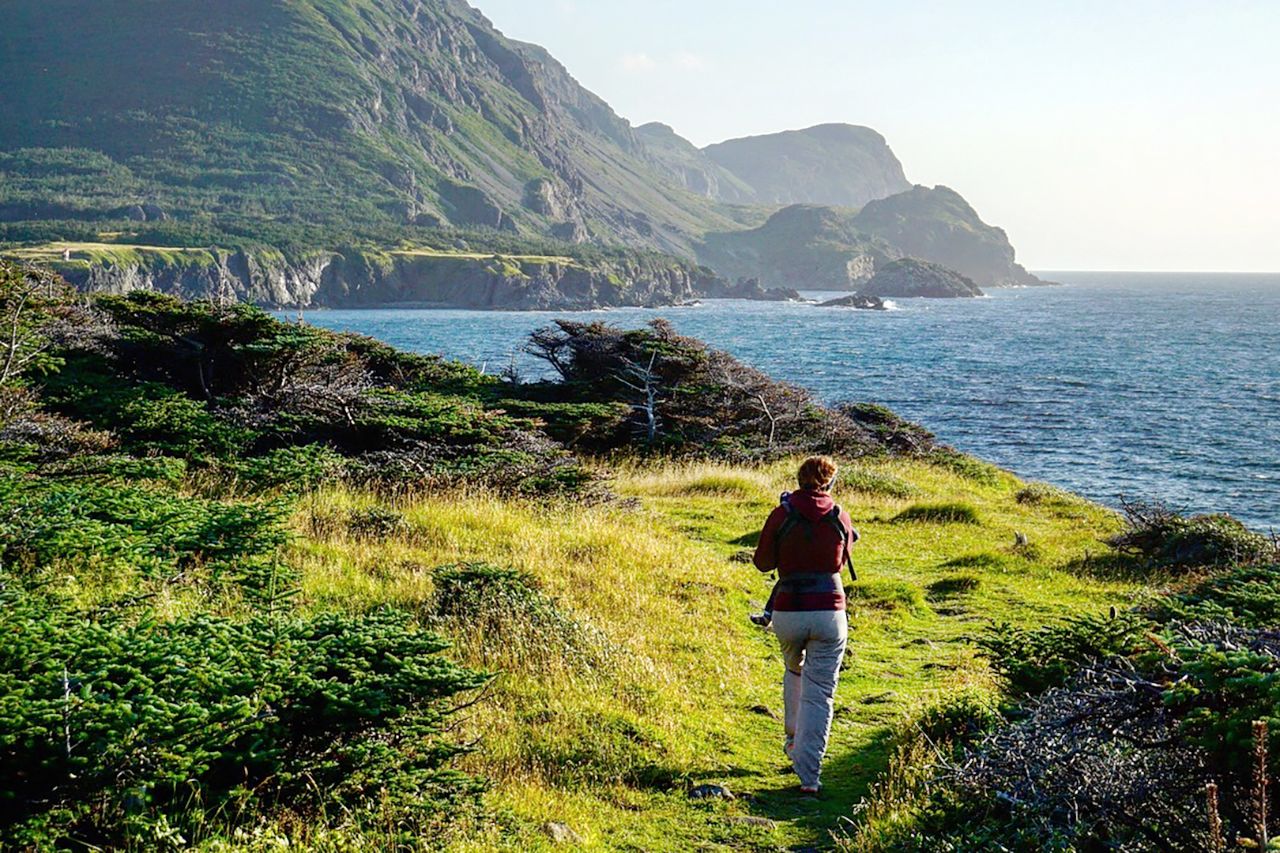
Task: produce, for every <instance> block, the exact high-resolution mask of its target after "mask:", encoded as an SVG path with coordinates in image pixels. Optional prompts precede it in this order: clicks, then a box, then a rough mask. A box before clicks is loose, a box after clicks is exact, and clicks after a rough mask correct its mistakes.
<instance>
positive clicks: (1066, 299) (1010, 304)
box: [289, 272, 1280, 530]
mask: <svg viewBox="0 0 1280 853" xmlns="http://www.w3.org/2000/svg"><path fill="white" fill-rule="evenodd" d="M1041 275H1042V277H1045V278H1048V279H1052V280H1054V281H1060V282H1062V283H1063V286H1062V287H1043V288H1017V289H996V290H992V291H990V295H989V297H988V298H985V299H957V300H927V299H903V300H896V301H895V302H894V304H893V310H890V311H884V312H877V311H856V310H850V309H830V308H818V307H817V306H815V305H808V304H800V303H766V302H745V301H737V300H710V301H707V302H704V303H703V304H701V305H698V306H692V307H687V308H663V309H653V310H651V309H614V310H609V311H591V312H572V313H569V312H537V313H508V312H485V311H461V310H398V309H385V310H361V311H315V312H308V313H307V314H306V319H307V321H308V322H310V323H313V324H315V325H317V326H322V327H326V328H331V329H343V330H350V331H355V332H360V333H363V334H367V335H371V336H373V337H376V338H380V339H382V340H384V341H386V342H388V343H390V344H393V345H395V346H397V347H401V348H404V349H409V350H413V351H416V352H424V353H440V354H443V355H445V356H449V357H451V358H457V359H462V360H465V361H469V362H472V363H474V364H477V365H482V366H484V367H485V369H487V370H489V371H491V372H497V371H500V370H502V369H504V368H506V367H508V366H509V365H511V364H513V363H514V364H515V366H516V368H517V369H518V370H519V371H520V372H521V374H522V375H524V376H526V377H530V378H532V377H535V376H540V375H544V374H545V373H546V368H545V365H543V364H542V363H540V362H538V361H536V360H535V359H532V358H531V357H530V356H528V355H526V354H524V353H523V352H522V350H521V347H522V344H523V342H524V340H525V338H526V336H527V335H528V333H529V332H530V331H531V330H533V329H534V328H536V327H538V326H542V325H546V324H548V323H550V322H551V321H552V320H553V319H556V318H558V317H572V318H576V319H583V318H589V319H600V320H604V321H606V322H610V323H614V324H616V325H619V326H623V327H635V326H639V325H641V324H643V323H645V322H647V321H649V320H650V319H652V318H654V317H665V318H666V319H668V320H670V321H671V322H672V324H673V325H674V326H675V328H676V329H677V330H678V331H680V332H681V333H683V334H687V335H693V336H695V337H698V338H702V339H704V340H706V341H708V342H710V343H711V344H712V345H713V346H715V347H718V348H721V349H725V350H728V351H729V352H731V353H733V354H734V355H736V356H738V357H739V358H741V359H743V360H744V361H746V362H748V363H750V364H752V365H754V366H756V367H758V368H760V369H762V370H764V371H766V372H767V373H769V374H770V375H772V376H775V377H777V378H779V379H785V380H789V381H792V382H796V383H798V384H800V385H804V386H806V387H808V388H810V389H812V390H813V391H814V392H815V393H816V394H818V395H819V396H820V397H821V398H823V399H825V400H827V401H829V402H839V401H845V400H857V401H868V402H874V403H882V404H884V405H886V406H889V407H890V408H892V409H894V410H895V411H897V412H898V413H900V414H902V415H904V416H906V417H908V418H910V419H912V420H915V421H918V422H920V423H921V424H923V425H924V426H926V427H927V428H928V429H930V430H932V431H933V432H934V433H936V434H937V435H938V437H939V438H940V439H941V440H943V441H944V442H946V443H948V444H951V445H953V446H955V447H957V448H959V449H961V450H964V451H967V452H969V453H973V454H975V455H977V456H980V457H982V458H984V459H987V460H989V461H991V462H994V463H996V464H998V465H1000V466H1002V467H1005V468H1008V469H1009V470H1011V471H1014V472H1016V473H1017V474H1019V475H1020V476H1022V477H1025V478H1028V479H1035V480H1044V481H1046V482H1050V483H1054V484H1056V485H1059V486H1063V487H1065V488H1067V489H1070V490H1072V491H1075V492H1078V493H1080V494H1082V495H1086V496H1088V497H1090V498H1093V499H1095V500H1098V501H1101V502H1103V503H1106V504H1110V505H1113V506H1117V505H1119V503H1120V501H1121V500H1122V499H1129V500H1133V499H1137V500H1147V501H1160V502H1163V503H1165V504H1167V505H1168V506H1170V507H1173V508H1175V509H1179V510H1182V511H1186V512H1211V511H1212V512H1219V511H1222V512H1230V513H1231V514H1233V515H1235V516H1236V517H1238V518H1240V519H1241V520H1243V521H1245V522H1246V523H1248V524H1250V525H1252V526H1255V527H1257V528H1260V529H1264V530H1269V529H1271V528H1272V527H1275V528H1280V275H1246V274H1227V273H1213V274H1199V273H1176V274H1170V273H1103V272H1087V273H1086V272H1044V273H1041ZM806 295H808V296H812V297H822V298H830V297H831V296H834V295H837V294H830V293H825V294H824V293H810V294H806ZM289 316H292V315H289Z"/></svg>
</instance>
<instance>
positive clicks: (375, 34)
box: [0, 0, 1025, 307]
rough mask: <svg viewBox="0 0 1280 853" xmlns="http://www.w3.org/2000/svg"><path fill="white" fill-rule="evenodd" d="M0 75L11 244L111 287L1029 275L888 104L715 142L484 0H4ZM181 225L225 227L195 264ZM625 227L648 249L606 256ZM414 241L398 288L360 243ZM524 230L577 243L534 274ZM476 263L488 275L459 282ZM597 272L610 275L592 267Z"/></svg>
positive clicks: (559, 293) (501, 287)
mask: <svg viewBox="0 0 1280 853" xmlns="http://www.w3.org/2000/svg"><path fill="white" fill-rule="evenodd" d="M0 87H2V88H3V91H4V92H5V96H4V102H3V108H2V109H0V248H3V247H8V248H7V251H10V252H12V251H13V250H14V249H15V248H17V249H23V250H27V249H34V250H36V251H37V254H44V255H49V254H53V255H54V257H55V258H56V259H58V261H59V264H60V268H62V269H66V270H67V271H68V272H69V273H70V274H72V276H73V278H77V280H82V281H84V282H85V283H86V284H85V286H94V287H101V288H104V289H109V290H120V289H129V288H148V287H149V288H155V289H168V290H173V291H174V292H181V293H184V294H187V295H193V294H198V293H201V292H205V293H210V294H213V293H223V292H229V293H232V294H234V295H237V296H239V297H240V298H244V299H251V300H254V301H263V302H264V303H265V304H288V305H293V304H312V303H313V302H314V300H316V299H319V298H321V296H324V299H325V304H345V301H346V300H347V299H348V298H351V297H350V294H352V293H356V292H362V293H364V294H366V295H368V294H372V293H379V294H388V295H390V294H396V295H398V296H399V297H400V299H401V301H412V302H433V303H434V302H436V301H437V297H439V296H441V294H445V295H446V296H448V298H449V299H457V300H458V304H465V305H472V304H490V303H493V302H494V301H495V299H496V304H501V305H502V306H503V307H512V306H521V305H579V304H582V294H583V293H586V294H588V296H589V298H596V299H599V300H600V302H599V304H635V303H636V302H637V301H642V302H643V303H644V304H656V303H659V302H661V301H662V300H663V299H668V298H669V299H671V300H674V301H679V300H681V299H684V298H687V297H688V296H689V295H690V294H689V293H688V292H687V291H688V288H689V286H690V284H689V283H690V282H703V283H705V284H706V285H707V292H719V293H723V292H730V291H731V290H732V289H733V287H735V286H734V285H729V284H727V283H725V282H715V281H714V279H713V277H712V276H711V275H710V273H708V272H707V271H705V270H702V271H695V270H693V269H692V267H691V266H690V265H689V264H688V263H687V262H682V261H677V260H675V259H673V258H660V257H656V256H653V255H652V254H651V252H652V251H655V250H656V251H657V252H660V253H666V254H668V255H673V256H677V257H678V258H684V259H690V258H693V257H695V256H696V257H697V258H698V259H699V260H700V261H701V262H702V263H705V264H709V265H710V266H712V267H714V269H715V271H717V272H719V273H722V274H726V275H731V276H735V277H737V276H743V277H746V278H757V277H758V278H761V279H763V280H764V284H765V285H768V286H771V287H774V286H776V287H782V288H787V287H806V286H810V287H811V286H814V284H815V283H816V282H824V283H828V282H829V283H830V284H831V285H832V286H842V287H843V286H852V285H855V284H856V283H857V282H858V281H861V280H865V278H867V277H869V276H870V275H871V274H872V273H873V272H874V267H875V263H876V262H877V261H884V260H892V259H894V258H898V257H902V256H906V255H911V256H918V257H921V258H923V259H925V260H930V261H934V262H937V263H942V264H947V265H950V266H954V267H955V268H956V269H958V270H960V271H961V272H963V273H964V274H966V275H968V276H970V277H972V278H974V279H975V280H977V281H979V282H980V283H993V282H996V283H1001V282H1003V283H1009V282H1016V281H1019V280H1021V279H1020V278H1019V276H1025V272H1018V270H1020V268H1017V270H1015V269H1014V267H1015V266H1016V265H1014V264H1013V260H1012V258H1013V254H1012V248H1010V247H1009V246H1008V241H1007V240H1006V239H1004V235H1003V232H1000V231H999V230H998V229H990V228H989V226H986V225H983V224H981V221H980V220H978V218H977V215H976V214H975V213H973V211H972V209H971V208H969V207H968V205H967V204H965V203H964V200H963V199H960V198H959V196H955V197H954V200H952V199H948V200H946V201H945V202H941V201H938V200H937V199H930V198H928V197H926V198H923V199H922V198H919V197H918V194H917V193H916V191H915V190H912V189H911V188H910V186H909V185H908V184H907V182H906V179H905V178H904V177H903V170H902V165H901V163H899V162H898V160H897V158H896V157H895V156H894V155H893V152H892V151H891V150H890V149H889V147H888V145H887V144H886V143H885V140H884V138H883V137H882V136H880V135H879V134H878V133H876V132H875V131H873V130H870V129H868V128H865V127H856V126H852V125H835V124H831V125H821V126H818V127H813V128H809V129H807V130H798V131H788V132H785V133H778V134H772V135H767V136H756V137H748V138H744V139H734V140H729V141H726V142H722V143H719V144H717V145H712V146H708V147H707V148H705V149H699V148H697V147H696V146H694V145H693V144H692V143H690V142H689V141H687V140H685V139H683V138H681V137H680V136H678V135H677V134H676V133H675V131H674V130H672V129H671V128H669V127H667V126H665V125H661V124H656V123H655V124H647V125H643V126H641V127H638V128H633V127H632V126H631V124H630V123H629V122H628V121H627V120H626V119H624V118H622V117H620V116H619V115H618V114H617V113H615V112H614V111H613V110H612V108H610V106H609V105H608V104H607V103H606V102H605V101H604V100H602V99H601V98H599V97H598V96H596V95H595V94H593V93H591V92H589V91H587V90H586V89H584V88H583V87H582V86H581V85H579V84H578V83H577V82H576V81H575V80H574V78H573V77H572V76H571V75H570V73H569V72H568V70H566V69H565V68H564V66H563V65H561V64H560V63H559V62H558V61H556V59H555V58H554V57H552V56H551V55H550V54H549V53H548V52H547V51H546V50H544V49H543V48H541V47H538V46H536V45H531V44H525V43H522V42H518V41H515V40H512V39H508V38H506V37H505V36H504V35H502V33H500V32H499V31H498V30H496V29H495V28H494V27H493V26H492V24H490V22H489V21H488V20H487V19H486V18H485V17H484V16H483V15H482V14H481V13H480V12H479V11H477V10H476V9H474V8H472V7H471V6H469V5H468V4H467V3H466V2H463V0H219V2H216V3H194V2H185V0H137V2H130V3H124V2H117V3H100V2H92V0H6V2H4V3H0ZM948 192H949V191H948ZM951 195H954V194H951ZM792 203H801V204H803V205H805V206H804V207H801V208H797V209H795V210H792V209H790V208H786V209H783V210H781V211H779V206H780V205H789V204H792ZM833 206H835V207H833ZM839 206H847V207H849V208H863V207H864V206H865V208H864V210H863V212H862V213H861V214H856V216H857V217H858V218H857V219H853V217H854V216H855V212H854V211H853V210H852V209H850V210H843V209H836V208H837V207H839ZM771 215H772V216H773V217H774V218H773V219H769V217H770V216H771ZM957 223H960V225H959V226H957ZM983 229H985V230H983ZM989 232H990V233H989ZM971 243H989V244H990V245H985V246H975V245H970V244H971ZM104 244H111V245H115V246H116V247H117V248H115V249H111V250H109V251H100V250H99V249H96V248H94V247H97V246H102V245H104ZM459 246H461V248H460V249H459ZM167 248H178V249H184V250H191V249H200V250H201V251H200V252H188V253H186V254H182V255H180V256H177V257H179V258H180V260H181V261H182V266H183V269H182V271H181V272H180V274H179V271H178V270H176V269H175V268H173V267H171V266H170V265H169V264H168V261H169V259H170V257H169V255H167V254H166V253H165V250H166V249H167ZM619 248H626V249H628V250H630V251H632V252H633V253H634V254H631V255H627V256H625V257H624V256H622V255H618V254H616V253H615V254H613V255H607V256H606V255H600V254H598V253H599V251H607V252H615V251H616V250H617V249H619ZM416 249H428V250H430V251H428V252H427V253H426V254H422V255H417V256H414V260H413V262H412V263H411V264H410V263H408V262H406V261H404V260H403V259H402V260H400V261H396V262H395V263H391V262H389V261H388V262H385V263H383V262H382V261H379V263H382V267H380V269H383V271H384V272H387V273H388V275H389V278H385V277H384V278H379V280H378V282H379V283H378V284H377V286H376V287H374V288H373V289H368V288H367V287H366V284H367V283H366V282H365V281H364V280H363V279H362V278H361V277H360V273H359V271H360V270H361V269H363V266H362V263H361V262H359V261H358V260H355V261H353V259H358V258H360V257H366V256H367V257H374V258H382V259H384V260H385V258H387V257H401V258H403V257H404V256H399V255H395V253H396V252H401V251H406V250H407V251H412V250H416ZM455 249H456V250H457V251H454V250H455ZM206 250H208V251H206ZM477 250H480V251H478V253H477ZM388 253H390V254H388ZM475 254H478V255H479V257H478V258H477V257H471V256H472V255H475ZM499 255H503V256H521V257H529V258H535V259H536V258H545V257H554V258H565V259H567V261H566V262H565V263H562V264H561V266H560V267H555V268H553V267H547V266H546V265H545V264H542V263H541V262H540V261H537V260H534V261H530V264H531V266H530V268H531V269H534V270H535V272H533V273H532V274H529V275H525V274H523V273H521V274H519V275H509V274H508V273H510V272H511V270H512V269H514V266H520V265H519V264H517V265H514V266H513V265H511V264H507V263H506V262H503V261H501V260H498V262H497V263H496V265H495V264H493V263H490V262H491V261H493V260H495V259H497V258H498V256H499ZM197 257H199V258H211V259H213V260H210V261H209V262H208V264H207V265H206V266H204V267H199V268H196V267H194V266H193V263H194V261H193V260H192V259H193V258H197ZM223 257H227V258H234V257H242V258H243V261H244V262H243V263H240V264H238V266H237V265H233V266H235V269H232V267H229V266H228V265H227V264H224V263H221V262H220V261H218V260H217V259H218V258H223ZM317 257H320V258H325V257H327V258H330V259H331V260H330V261H326V262H324V263H323V266H324V269H326V270H328V272H326V275H328V276H330V277H331V278H329V279H324V280H321V279H318V278H317V277H316V272H315V270H316V263H317V261H316V258H317ZM86 258H87V259H88V260H85V259H86ZM121 258H123V259H124V260H123V261H121V260H120V259H121ZM463 261H465V262H466V263H462V262H463ZM86 263H88V264H90V265H93V264H97V266H95V267H94V270H95V271H94V272H93V274H88V273H85V272H84V271H83V270H82V269H81V267H82V266H83V265H84V264H86ZM434 266H439V267H440V269H435V268H434ZM428 268H431V269H428ZM459 268H465V269H466V270H467V276H466V280H467V281H470V282H473V283H474V285H475V286H476V287H479V288H481V292H478V293H475V294H466V295H463V294H459V293H457V291H456V288H448V287H444V288H443V289H441V287H440V286H439V282H440V281H441V280H442V278H443V276H445V275H446V273H447V272H448V270H456V269H459ZM521 268H522V269H523V267H521ZM677 268H679V270H680V272H679V273H678V274H674V273H673V274H668V271H669V270H674V269H677ZM405 270H409V271H410V272H411V273H412V274H413V275H419V276H423V277H424V279H423V282H422V283H421V284H420V286H419V285H418V284H415V283H414V282H413V281H411V280H406V279H404V278H403V276H402V272H404V271H405ZM494 270H496V271H497V273H496V275H497V279H495V277H494V276H495V273H494ZM581 270H586V271H587V272H588V273H590V285H589V286H580V285H577V284H574V285H571V284H568V283H567V282H570V281H577V280H578V279H577V277H578V272H577V271H581ZM255 271H256V272H255ZM564 271H568V272H567V274H562V272H564ZM406 274H407V273H406ZM349 275H355V276H356V278H354V279H353V278H350V277H349ZM628 275H630V276H633V278H630V279H626V276H628ZM335 276H336V278H334V277H335ZM619 276H622V277H623V278H624V279H625V280H622V281H621V283H620V284H618V283H617V281H618V279H619ZM498 279H501V280H498ZM756 290H760V287H759V286H757V287H755V288H754V289H753V288H750V287H748V288H746V289H745V290H743V291H742V292H748V291H751V292H754V291H756ZM493 294H499V296H497V297H495V296H494V295H493ZM464 296H465V298H464ZM388 298H390V296H388ZM364 299H365V297H361V304H365V301H364ZM619 299H620V300H623V301H621V302H616V301H611V300H619Z"/></svg>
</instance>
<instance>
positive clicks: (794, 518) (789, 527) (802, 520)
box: [773, 495, 858, 581]
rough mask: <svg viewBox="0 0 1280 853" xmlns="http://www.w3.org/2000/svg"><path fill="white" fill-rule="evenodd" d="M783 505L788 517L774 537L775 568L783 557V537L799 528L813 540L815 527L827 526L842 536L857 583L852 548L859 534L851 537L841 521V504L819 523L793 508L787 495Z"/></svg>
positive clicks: (845, 560) (846, 559)
mask: <svg viewBox="0 0 1280 853" xmlns="http://www.w3.org/2000/svg"><path fill="white" fill-rule="evenodd" d="M782 505H783V506H784V507H786V508H787V517H786V519H785V520H784V521H783V522H782V526H781V527H779V528H778V532H777V534H776V535H775V536H774V537H773V564H774V565H775V566H776V565H778V558H779V556H781V553H782V539H783V537H785V536H786V535H787V534H789V533H791V532H792V531H793V530H795V529H796V528H797V527H798V528H800V529H802V530H803V531H804V535H805V538H806V539H812V538H813V525H814V524H815V523H817V524H826V525H827V526H829V527H830V528H831V529H833V530H835V532H836V533H838V534H840V541H841V542H843V543H844V562H845V565H847V566H848V567H849V575H850V577H852V578H853V580H855V581H856V580H857V579H858V573H857V571H856V570H855V569H854V568H853V553H852V547H853V543H854V542H857V541H858V534H857V533H856V532H854V533H852V537H851V536H850V531H849V530H846V529H845V526H844V522H843V521H841V520H840V512H841V510H840V506H839V504H837V505H836V506H833V507H832V508H831V509H830V510H829V511H828V512H827V514H826V515H824V516H823V517H822V518H820V519H819V520H818V521H817V522H813V521H810V520H809V517H808V516H806V515H804V514H803V513H801V512H800V511H799V510H797V509H795V508H794V507H792V506H791V503H790V502H789V501H788V500H787V496H786V495H783V496H782Z"/></svg>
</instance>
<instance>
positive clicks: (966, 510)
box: [893, 501, 982, 524]
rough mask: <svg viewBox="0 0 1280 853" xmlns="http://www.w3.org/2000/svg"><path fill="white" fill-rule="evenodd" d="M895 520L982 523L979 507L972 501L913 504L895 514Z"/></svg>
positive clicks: (931, 522)
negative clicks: (979, 516)
mask: <svg viewBox="0 0 1280 853" xmlns="http://www.w3.org/2000/svg"><path fill="white" fill-rule="evenodd" d="M893 520H894V521H900V522H908V521H917V522H923V523H926V524H981V523H982V522H981V521H980V520H979V518H978V508H977V507H975V506H974V505H973V504H971V503H965V502H959V501H951V502H947V503H929V504H912V505H911V506H909V507H907V508H906V509H904V510H903V511H902V512H900V513H898V514H897V515H896V516H894V519H893Z"/></svg>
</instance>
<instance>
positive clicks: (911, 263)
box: [861, 258, 983, 299]
mask: <svg viewBox="0 0 1280 853" xmlns="http://www.w3.org/2000/svg"><path fill="white" fill-rule="evenodd" d="M861 294H865V295H867V296H872V297H877V296H878V297H887V298H903V299H905V298H911V297H916V296H920V297H925V298H927V299H955V298H964V297H969V298H972V297H974V296H982V295H983V294H982V289H981V288H980V287H978V285H976V284H974V283H973V279H971V278H968V277H967V276H963V275H961V274H960V273H958V272H956V271H955V270H950V269H947V268H946V267H944V266H942V265H941V264H933V263H930V262H928V261H922V260H919V259H918V258H902V259H900V260H896V261H890V262H889V263H887V264H885V265H884V266H883V267H881V268H880V269H879V270H878V271H877V272H876V274H875V275H873V276H872V277H871V279H870V280H869V281H868V282H867V283H866V284H864V285H862V288H861Z"/></svg>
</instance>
